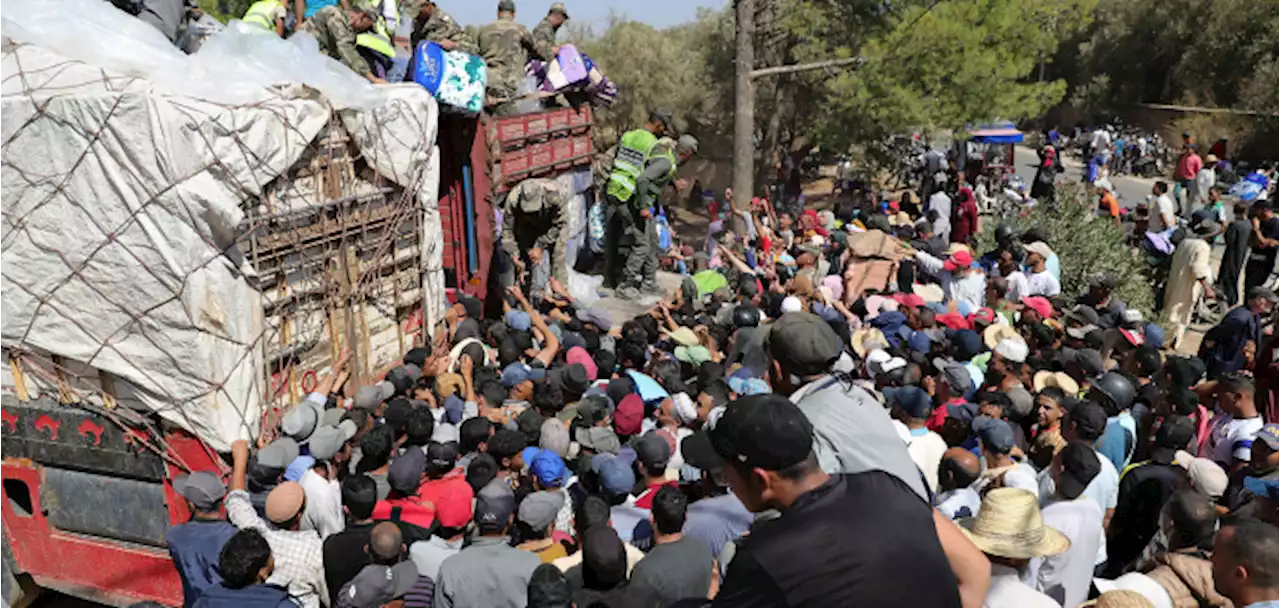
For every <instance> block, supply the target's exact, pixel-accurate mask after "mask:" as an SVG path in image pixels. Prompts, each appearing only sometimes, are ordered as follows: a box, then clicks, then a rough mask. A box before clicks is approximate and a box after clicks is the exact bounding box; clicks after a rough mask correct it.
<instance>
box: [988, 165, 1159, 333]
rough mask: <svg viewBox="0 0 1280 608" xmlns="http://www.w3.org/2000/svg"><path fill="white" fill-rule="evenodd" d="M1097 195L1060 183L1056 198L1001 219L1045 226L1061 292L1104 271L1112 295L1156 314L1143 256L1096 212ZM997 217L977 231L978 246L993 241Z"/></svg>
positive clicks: (1020, 226)
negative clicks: (1058, 267) (1111, 282)
mask: <svg viewBox="0 0 1280 608" xmlns="http://www.w3.org/2000/svg"><path fill="white" fill-rule="evenodd" d="M1096 209H1097V197H1096V195H1093V194H1092V193H1091V192H1090V191H1088V190H1086V189H1085V188H1084V187H1083V186H1081V185H1079V184H1074V183H1073V184H1065V183H1060V184H1059V185H1058V188H1057V203H1056V204H1054V205H1052V206H1050V205H1040V206H1039V207H1037V208H1035V209H1033V210H1032V211H1031V213H1029V214H1028V215H1026V216H1023V217H1017V218H1005V219H1002V220H1000V221H1002V222H1005V223H1008V224H1009V225H1011V226H1013V227H1014V229H1015V230H1017V231H1018V232H1022V231H1025V230H1027V229H1028V228H1031V227H1033V226H1035V227H1037V228H1039V229H1041V230H1043V231H1044V233H1045V236H1046V238H1048V243H1049V247H1050V248H1052V249H1053V251H1054V253H1057V254H1058V260H1059V262H1060V264H1061V266H1062V278H1061V281H1060V282H1061V283H1062V293H1063V294H1067V295H1073V294H1078V293H1082V292H1083V291H1085V289H1086V288H1087V287H1088V279H1089V277H1092V276H1095V275H1098V274H1102V273H1107V274H1110V275H1111V276H1112V277H1114V278H1115V280H1116V291H1115V294H1116V297H1118V298H1120V299H1121V300H1123V301H1124V302H1125V303H1127V304H1128V305H1129V307H1130V308H1134V309H1136V310H1140V311H1142V314H1143V315H1144V316H1145V317H1146V318H1148V319H1154V318H1155V317H1154V313H1153V311H1154V306H1155V294H1154V293H1153V292H1152V289H1151V282H1150V280H1149V279H1148V274H1147V272H1148V267H1147V262H1146V259H1145V258H1144V257H1143V256H1142V255H1141V254H1140V253H1139V252H1138V251H1137V250H1136V249H1134V248H1133V247H1130V246H1129V245H1127V244H1126V243H1125V230H1124V228H1121V227H1120V226H1117V225H1115V224H1114V223H1113V222H1111V221H1110V220H1107V219H1104V218H1099V217H1096V213H1095V210H1096ZM999 223H1000V222H995V221H989V222H985V226H983V230H982V233H981V234H980V235H979V236H978V243H979V246H980V249H981V250H983V251H986V250H987V249H989V248H991V247H993V246H994V245H995V229H996V226H997V225H998V224H999Z"/></svg>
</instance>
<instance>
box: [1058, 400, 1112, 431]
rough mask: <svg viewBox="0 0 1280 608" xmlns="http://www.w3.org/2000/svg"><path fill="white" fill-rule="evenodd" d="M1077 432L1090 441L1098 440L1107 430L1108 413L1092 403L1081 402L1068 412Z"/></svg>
mask: <svg viewBox="0 0 1280 608" xmlns="http://www.w3.org/2000/svg"><path fill="white" fill-rule="evenodd" d="M1067 416H1070V417H1071V423H1072V424H1074V425H1075V426H1076V432H1077V433H1078V434H1079V435H1081V436H1083V437H1085V438H1088V439H1097V438H1098V437H1101V436H1102V432H1103V431H1105V430H1106V429H1107V412H1106V410H1104V409H1102V406H1101V405H1098V404H1097V403H1094V402H1092V401H1081V402H1079V403H1078V404H1077V405H1075V407H1072V408H1071V409H1070V410H1068V411H1067Z"/></svg>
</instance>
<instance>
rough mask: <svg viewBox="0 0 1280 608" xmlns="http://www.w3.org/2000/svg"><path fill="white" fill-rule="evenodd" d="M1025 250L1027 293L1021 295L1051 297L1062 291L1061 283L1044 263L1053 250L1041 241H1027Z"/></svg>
mask: <svg viewBox="0 0 1280 608" xmlns="http://www.w3.org/2000/svg"><path fill="white" fill-rule="evenodd" d="M1024 249H1026V251H1027V270H1028V272H1027V293H1025V294H1023V296H1024V297H1025V296H1045V297H1053V296H1056V295H1058V294H1060V293H1062V285H1061V284H1059V283H1058V279H1056V278H1054V276H1053V273H1051V272H1049V270H1048V269H1047V268H1046V266H1045V264H1046V262H1047V261H1048V259H1049V258H1050V257H1051V256H1052V255H1053V250H1052V249H1049V245H1047V244H1046V243H1044V242H1043V241H1036V242H1034V243H1028V244H1027V245H1026V246H1025V247H1024Z"/></svg>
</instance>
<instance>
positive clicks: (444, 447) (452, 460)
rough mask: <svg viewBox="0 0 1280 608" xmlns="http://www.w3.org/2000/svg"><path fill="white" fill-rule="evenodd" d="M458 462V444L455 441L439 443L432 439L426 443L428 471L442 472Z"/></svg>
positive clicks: (450, 468)
mask: <svg viewBox="0 0 1280 608" xmlns="http://www.w3.org/2000/svg"><path fill="white" fill-rule="evenodd" d="M457 464H458V444H457V443H455V442H452V441H450V442H447V443H440V442H438V441H432V442H431V443H428V444H427V469H428V471H432V472H436V473H442V472H447V471H450V470H452V469H453V467H455V466H457Z"/></svg>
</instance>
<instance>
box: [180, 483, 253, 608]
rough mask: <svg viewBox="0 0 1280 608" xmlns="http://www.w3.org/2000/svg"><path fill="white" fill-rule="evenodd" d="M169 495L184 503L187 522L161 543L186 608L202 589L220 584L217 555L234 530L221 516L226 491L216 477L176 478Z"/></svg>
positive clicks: (198, 595)
mask: <svg viewBox="0 0 1280 608" xmlns="http://www.w3.org/2000/svg"><path fill="white" fill-rule="evenodd" d="M173 491H174V493H176V494H178V495H179V496H182V497H183V498H184V499H186V503H187V510H188V511H190V512H191V520H190V521H188V522H187V523H185V524H178V525H176V526H174V527H172V528H170V529H169V532H168V533H167V534H165V536H164V539H165V543H166V544H167V545H169V557H171V558H173V565H174V567H175V568H177V570H178V576H179V577H180V578H181V579H182V605H183V606H186V607H187V608H190V607H191V606H192V605H193V604H195V602H196V599H197V598H199V597H200V594H201V593H203V592H204V590H205V589H208V588H209V587H211V586H214V585H217V584H218V583H219V582H221V581H222V577H220V576H219V575H218V554H219V553H220V552H221V551H222V546H223V545H225V544H226V542H227V539H229V538H231V537H232V536H234V535H235V534H236V531H237V530H236V527H235V526H233V525H231V524H230V523H228V522H227V520H226V518H224V517H223V516H222V499H223V498H225V497H226V495H227V487H226V486H224V485H222V480H220V479H218V476H217V475H214V474H213V473H209V472H207V471H196V472H195V473H192V474H190V475H179V476H178V477H175V478H174V480H173Z"/></svg>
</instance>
